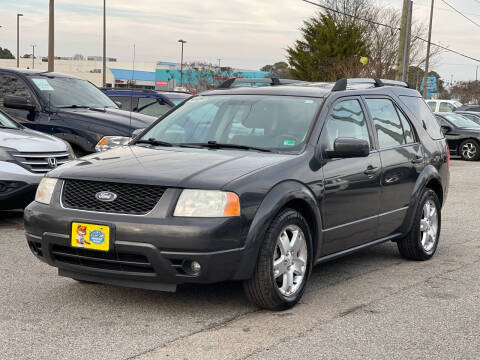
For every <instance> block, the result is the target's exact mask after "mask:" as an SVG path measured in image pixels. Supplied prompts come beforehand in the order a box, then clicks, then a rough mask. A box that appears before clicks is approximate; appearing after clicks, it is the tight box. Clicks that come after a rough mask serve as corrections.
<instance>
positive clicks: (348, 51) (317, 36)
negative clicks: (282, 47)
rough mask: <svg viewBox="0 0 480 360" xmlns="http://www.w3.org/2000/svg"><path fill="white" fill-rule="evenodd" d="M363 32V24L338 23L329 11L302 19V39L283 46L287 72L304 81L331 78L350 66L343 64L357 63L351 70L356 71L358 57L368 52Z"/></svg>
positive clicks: (329, 79) (358, 68)
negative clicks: (288, 68)
mask: <svg viewBox="0 0 480 360" xmlns="http://www.w3.org/2000/svg"><path fill="white" fill-rule="evenodd" d="M364 31H365V27H364V25H361V24H358V23H348V22H339V21H337V20H336V19H335V17H334V16H332V15H331V14H319V15H318V17H314V18H311V19H309V20H307V21H305V22H304V26H303V27H302V29H301V33H302V35H303V39H302V40H297V41H296V42H295V44H294V45H293V46H292V47H289V48H288V49H287V53H288V56H287V58H288V62H289V64H290V66H291V71H290V72H291V73H292V75H293V77H294V78H296V79H298V80H306V81H335V80H337V79H338V78H339V77H341V76H342V75H343V73H344V70H345V69H346V68H350V67H349V66H347V64H348V65H354V64H357V63H358V64H359V65H356V66H355V70H356V71H355V72H359V71H360V70H361V66H360V65H361V64H360V57H361V56H369V55H370V49H369V46H368V44H367V42H366V41H365V38H364ZM355 60H356V61H357V63H356V62H355ZM354 75H357V74H354Z"/></svg>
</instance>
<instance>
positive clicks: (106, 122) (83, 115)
mask: <svg viewBox="0 0 480 360" xmlns="http://www.w3.org/2000/svg"><path fill="white" fill-rule="evenodd" d="M57 115H58V116H59V117H60V118H62V119H63V118H64V119H69V120H70V119H75V120H79V121H84V122H85V121H87V122H88V123H89V126H90V127H95V128H98V127H104V128H105V130H104V135H121V136H130V135H131V133H132V131H134V130H135V129H143V128H145V127H147V126H149V125H150V124H152V123H153V122H154V121H156V120H157V118H155V117H153V116H148V115H143V114H139V113H135V112H130V111H125V110H119V109H112V108H105V109H103V108H99V109H94V110H92V109H86V108H80V109H59V110H58V112H57Z"/></svg>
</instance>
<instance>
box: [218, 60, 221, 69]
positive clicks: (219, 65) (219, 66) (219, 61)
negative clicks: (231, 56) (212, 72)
mask: <svg viewBox="0 0 480 360" xmlns="http://www.w3.org/2000/svg"><path fill="white" fill-rule="evenodd" d="M221 63H222V59H218V68H219V69H221V68H222V66H221Z"/></svg>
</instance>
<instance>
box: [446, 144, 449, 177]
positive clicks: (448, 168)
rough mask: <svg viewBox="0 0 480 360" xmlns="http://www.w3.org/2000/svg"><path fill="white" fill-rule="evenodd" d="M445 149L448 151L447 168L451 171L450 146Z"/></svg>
mask: <svg viewBox="0 0 480 360" xmlns="http://www.w3.org/2000/svg"><path fill="white" fill-rule="evenodd" d="M445 151H446V152H447V170H448V171H450V148H449V147H448V145H447V146H446V147H445Z"/></svg>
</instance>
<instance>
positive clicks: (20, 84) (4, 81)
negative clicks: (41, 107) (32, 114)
mask: <svg viewBox="0 0 480 360" xmlns="http://www.w3.org/2000/svg"><path fill="white" fill-rule="evenodd" d="M6 95H15V96H22V97H24V98H26V99H27V101H28V102H29V103H30V104H34V100H33V96H32V93H31V92H30V90H29V89H28V87H27V84H25V82H24V81H23V80H22V79H20V78H18V77H16V76H13V75H6V74H5V75H2V74H0V106H2V107H3V99H4V98H5V96H6Z"/></svg>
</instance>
